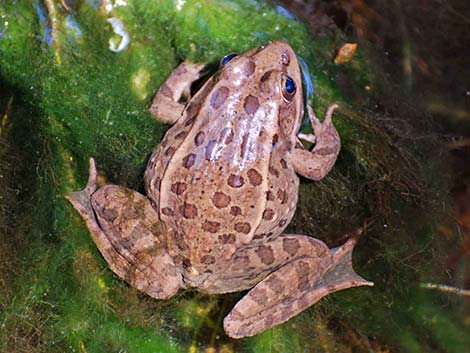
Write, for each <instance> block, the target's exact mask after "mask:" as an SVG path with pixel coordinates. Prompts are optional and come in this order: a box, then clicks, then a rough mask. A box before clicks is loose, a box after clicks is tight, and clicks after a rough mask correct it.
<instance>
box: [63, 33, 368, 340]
mask: <svg viewBox="0 0 470 353" xmlns="http://www.w3.org/2000/svg"><path fill="white" fill-rule="evenodd" d="M203 68H204V65H201V64H192V63H188V62H184V63H182V64H181V65H179V66H178V67H177V68H176V70H175V71H174V72H173V73H172V74H171V76H170V77H169V78H168V79H167V80H166V82H165V83H164V84H163V85H162V86H161V87H160V89H159V90H158V93H157V94H156V96H155V98H154V101H153V104H152V106H151V108H150V111H151V112H152V114H153V115H154V116H155V117H156V119H157V120H159V121H161V122H165V123H170V124H174V125H173V127H172V128H171V129H170V130H169V131H168V132H167V134H166V135H165V137H164V138H163V140H162V142H161V143H160V144H159V145H158V147H157V148H156V149H155V151H154V152H153V154H152V156H151V157H150V160H149V162H148V166H147V169H146V172H145V185H146V191H147V196H143V195H141V194H139V193H137V192H135V191H133V190H130V189H126V188H123V187H120V186H116V185H107V186H104V187H101V188H99V189H97V187H96V168H95V163H94V161H93V160H91V162H90V178H89V182H88V185H87V187H86V188H85V189H84V190H82V191H80V192H75V193H72V194H70V195H68V199H69V200H70V201H71V202H72V204H73V205H74V207H75V208H76V209H77V210H78V212H80V214H81V216H82V217H83V219H84V220H85V222H86V224H87V226H88V228H89V230H90V232H91V235H92V237H93V240H94V241H95V243H96V245H97V247H98V248H99V250H100V252H101V253H102V255H103V257H104V258H105V259H106V261H107V263H108V265H109V266H110V268H111V269H112V270H113V271H114V272H115V273H116V274H117V275H118V276H120V277H121V278H123V279H124V280H125V281H127V282H128V283H129V284H131V285H132V286H134V287H136V288H138V289H139V290H141V291H143V292H145V293H147V294H148V295H150V296H152V297H154V298H158V299H164V298H169V297H171V296H173V295H175V294H176V293H177V292H178V290H179V289H181V288H188V287H193V288H197V289H198V290H200V291H202V292H206V293H227V292H235V291H240V290H244V289H249V288H252V287H253V288H252V289H251V290H250V291H249V292H248V294H247V295H245V296H244V297H243V298H242V299H241V300H240V301H239V302H238V303H237V304H236V305H235V307H234V308H233V310H232V311H231V312H230V313H229V314H228V315H227V317H226V318H225V320H224V328H225V331H226V332H227V334H228V335H229V336H231V337H234V338H240V337H246V336H253V335H255V334H258V333H260V332H262V331H264V330H266V329H268V328H270V327H273V326H275V325H278V324H280V323H282V322H285V321H287V320H288V319H289V318H291V317H293V316H294V315H296V314H298V313H300V312H301V311H303V310H304V309H306V308H308V307H309V306H311V305H312V304H314V303H316V302H317V301H318V300H319V299H320V298H322V297H323V296H325V295H327V294H329V293H332V292H335V291H338V290H341V289H345V288H349V287H355V286H362V285H372V283H371V282H368V281H366V280H364V279H362V278H361V277H359V276H358V275H357V274H356V273H355V272H354V270H353V268H352V263H351V253H352V250H353V247H354V244H355V240H354V239H351V240H349V241H348V242H346V243H345V244H344V245H343V246H341V247H339V248H335V249H331V250H330V249H328V247H327V246H326V245H325V244H324V243H323V242H321V241H319V240H317V239H314V238H312V237H309V236H306V235H297V234H282V231H283V230H284V229H285V228H286V226H287V225H288V223H289V222H290V220H291V219H292V217H293V215H294V212H295V209H296V205H297V194H298V185H299V178H298V177H297V174H300V175H302V176H304V177H306V178H309V179H313V180H320V179H322V178H323V177H324V176H325V175H326V174H327V173H328V172H329V171H330V169H331V168H332V167H333V165H334V163H335V161H336V157H337V155H338V153H339V150H340V139H339V135H338V133H337V131H336V129H335V127H334V126H333V124H332V120H331V116H332V114H333V110H334V108H335V107H336V105H332V106H331V107H330V108H329V109H328V112H327V114H326V118H325V120H324V122H323V123H321V122H320V121H319V120H318V119H317V118H316V117H315V115H314V114H313V111H312V109H311V108H310V107H309V108H308V113H309V114H308V115H309V117H310V122H311V124H312V127H313V130H314V133H315V142H316V143H315V147H314V148H313V150H312V151H308V150H305V149H304V148H303V146H302V144H301V143H300V142H299V140H298V138H297V133H298V130H299V127H300V123H301V119H302V116H303V97H302V82H301V74H300V71H299V65H298V62H297V59H296V56H295V54H294V52H293V50H292V49H291V48H290V46H289V45H288V44H286V43H282V42H273V43H270V44H268V45H265V46H262V47H259V48H256V49H253V50H251V51H249V52H247V53H245V54H242V55H238V56H236V55H229V56H227V57H225V58H224V59H223V60H222V62H221V66H220V69H219V71H218V72H217V73H216V74H215V75H214V76H213V77H211V78H210V79H209V80H208V81H207V82H206V83H205V84H204V86H203V87H202V88H201V89H200V90H199V91H198V92H197V93H196V94H195V95H194V96H193V97H191V99H190V100H189V102H188V103H187V104H182V103H179V102H180V100H181V98H182V97H183V96H186V97H188V96H189V91H190V87H191V83H192V82H194V81H195V80H197V79H199V78H200V76H201V72H202V70H203Z"/></svg>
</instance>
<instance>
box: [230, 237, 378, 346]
mask: <svg viewBox="0 0 470 353" xmlns="http://www.w3.org/2000/svg"><path fill="white" fill-rule="evenodd" d="M355 243H356V240H355V239H350V240H349V241H347V242H346V243H345V244H344V245H343V246H341V247H339V248H335V249H328V247H327V246H326V245H325V244H324V243H323V242H321V241H319V240H317V239H314V238H311V237H307V236H303V235H282V236H280V237H278V238H276V239H274V240H272V241H270V242H268V243H266V244H263V245H261V246H258V247H254V248H252V249H251V250H252V253H249V252H250V250H248V251H246V250H245V252H247V254H245V255H246V256H248V258H249V259H250V260H251V265H252V266H253V265H256V258H258V260H259V262H261V266H262V264H266V263H268V262H270V263H271V266H273V268H274V271H273V272H271V274H269V275H268V276H267V277H266V278H265V279H263V280H262V281H261V282H259V283H258V284H257V285H256V286H255V287H254V288H253V289H251V290H250V291H249V292H248V294H247V295H246V296H245V297H243V298H242V299H241V300H240V301H239V302H238V303H237V304H236V305H235V307H234V308H233V309H232V311H231V312H230V314H229V315H227V317H226V318H225V319H224V328H225V332H227V334H228V335H229V336H231V337H233V338H241V337H247V336H253V335H256V334H258V333H260V332H262V331H264V330H267V329H269V328H271V327H273V326H275V325H278V324H280V323H283V322H285V321H287V320H289V319H290V318H291V317H293V316H295V315H297V314H299V313H300V312H302V311H303V310H305V309H307V308H308V307H309V306H311V305H313V304H315V303H316V302H317V301H319V300H320V299H321V298H322V297H324V296H326V295H328V294H330V293H333V292H336V291H339V290H342V289H346V288H350V287H356V286H364V285H367V286H371V285H373V283H372V282H369V281H366V280H365V279H363V278H361V277H360V276H359V275H357V274H356V272H354V270H353V268H352V250H353V248H354V245H355ZM279 260H281V261H282V264H280V265H277V266H275V265H276V263H278V261H279ZM256 266H259V265H256ZM237 267H238V268H240V267H243V266H240V265H239V264H238V265H237Z"/></svg>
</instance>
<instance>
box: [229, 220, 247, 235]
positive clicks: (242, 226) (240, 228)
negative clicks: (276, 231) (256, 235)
mask: <svg viewBox="0 0 470 353" xmlns="http://www.w3.org/2000/svg"><path fill="white" fill-rule="evenodd" d="M233 228H234V229H235V230H236V231H237V232H238V233H244V234H248V233H250V231H251V226H250V223H246V222H238V223H235V226H234V227H233Z"/></svg>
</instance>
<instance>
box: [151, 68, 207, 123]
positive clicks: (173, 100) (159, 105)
mask: <svg viewBox="0 0 470 353" xmlns="http://www.w3.org/2000/svg"><path fill="white" fill-rule="evenodd" d="M205 67H206V65H205V64H194V63H190V62H187V61H185V62H182V63H181V64H180V65H179V66H178V67H177V68H176V69H175V71H173V72H172V73H171V75H170V77H168V78H167V79H166V81H165V82H164V83H163V84H162V85H161V86H160V88H159V90H158V92H157V94H156V95H155V97H154V98H153V101H152V105H151V106H150V113H151V114H152V115H153V116H154V117H155V118H156V119H157V120H158V121H161V122H162V123H165V124H174V123H175V122H176V121H177V120H178V118H179V117H180V116H181V113H182V112H183V109H184V106H185V104H184V103H181V102H180V101H181V100H182V99H183V98H188V97H189V96H190V93H191V84H192V83H193V82H194V81H197V80H198V79H199V78H200V77H201V76H202V72H203V70H204V68H205Z"/></svg>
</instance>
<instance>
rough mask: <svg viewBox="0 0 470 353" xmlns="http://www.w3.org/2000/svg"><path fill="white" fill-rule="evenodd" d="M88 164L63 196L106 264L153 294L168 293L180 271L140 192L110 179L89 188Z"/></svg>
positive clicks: (176, 284)
mask: <svg viewBox="0 0 470 353" xmlns="http://www.w3.org/2000/svg"><path fill="white" fill-rule="evenodd" d="M95 177H96V170H94V162H91V165H90V179H89V182H88V185H87V187H86V188H85V189H84V190H82V191H80V192H75V193H72V194H70V195H68V196H67V198H68V199H69V200H70V202H71V203H72V204H73V206H74V207H75V209H77V211H78V212H79V213H80V215H81V216H82V217H83V219H84V220H85V222H86V224H87V226H88V229H89V230H90V233H91V235H92V238H93V240H94V242H95V243H96V246H97V247H98V249H99V251H100V252H101V254H102V255H103V257H104V259H105V260H106V262H107V263H108V265H109V267H110V268H111V270H112V271H113V272H114V273H116V274H117V275H118V276H119V277H121V278H122V279H124V280H125V281H126V282H128V283H129V284H131V285H132V286H134V287H136V288H137V289H139V290H141V291H143V292H145V293H146V294H148V295H150V296H152V297H154V298H159V299H160V298H161V299H162V298H168V297H170V296H172V295H174V294H175V293H176V292H177V291H178V289H179V288H180V285H181V283H182V281H181V274H180V271H179V270H178V269H177V268H176V267H175V265H174V263H173V259H172V258H171V257H170V256H169V255H168V253H167V251H166V246H167V244H166V233H165V229H164V227H163V226H162V223H161V222H160V221H159V219H158V215H157V213H156V212H155V210H154V209H153V207H152V206H151V204H150V202H149V201H148V199H147V198H146V197H144V196H143V195H140V194H139V193H137V192H135V191H132V190H130V189H126V188H123V187H120V186H116V185H108V186H104V187H102V188H100V189H98V190H97V191H95V188H96V187H95Z"/></svg>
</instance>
